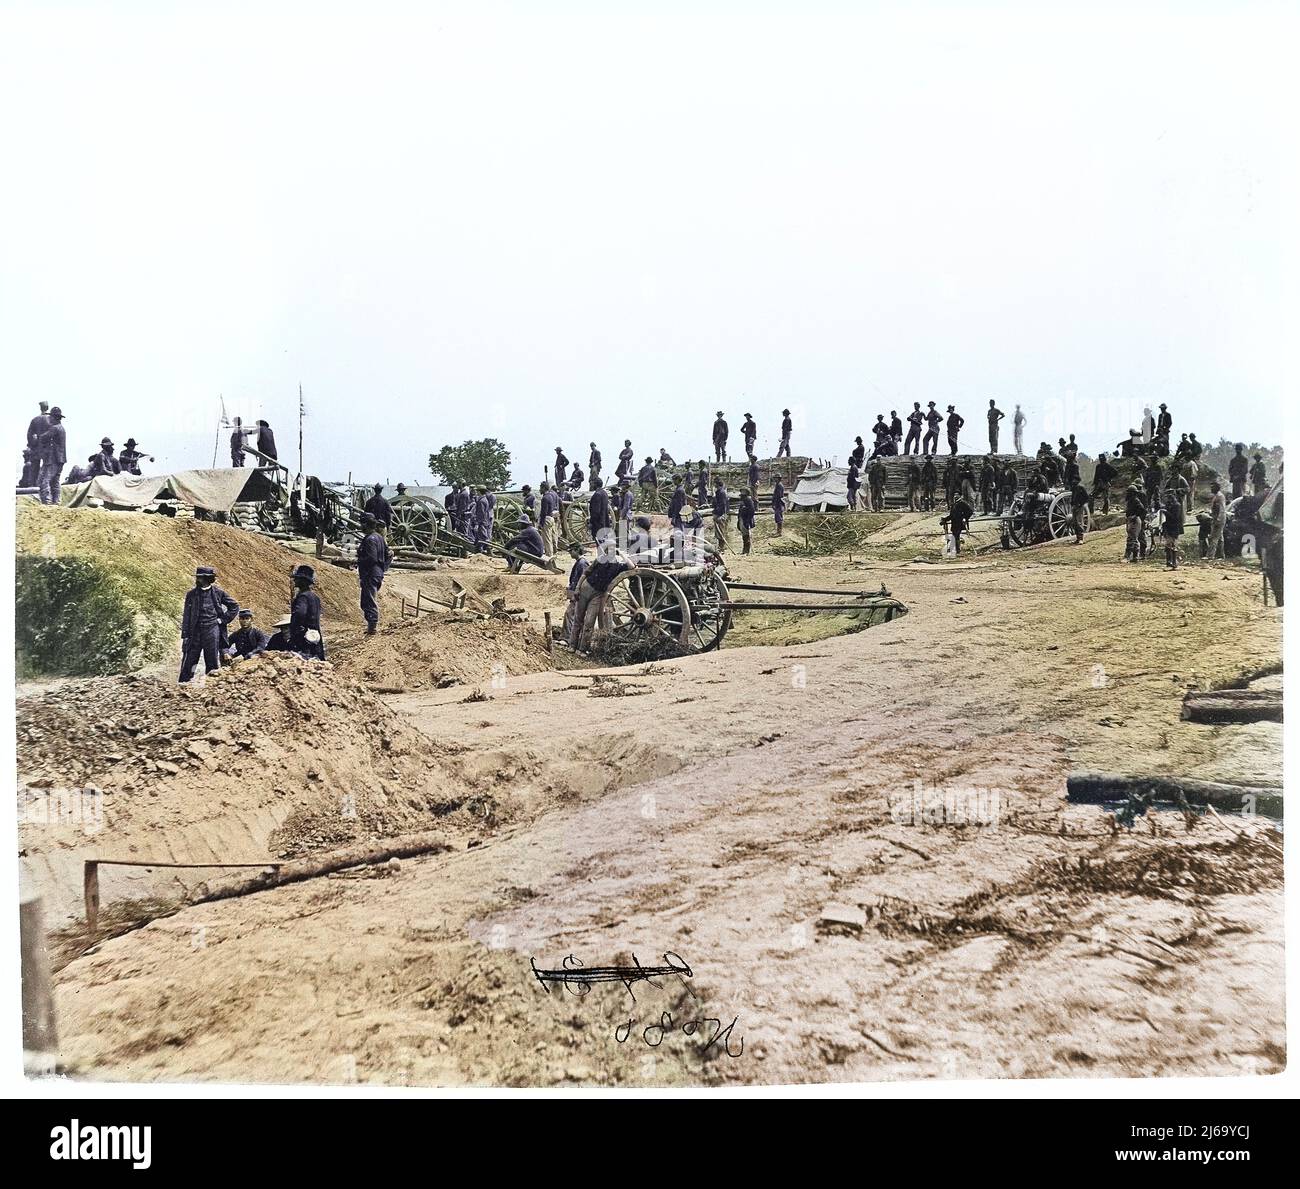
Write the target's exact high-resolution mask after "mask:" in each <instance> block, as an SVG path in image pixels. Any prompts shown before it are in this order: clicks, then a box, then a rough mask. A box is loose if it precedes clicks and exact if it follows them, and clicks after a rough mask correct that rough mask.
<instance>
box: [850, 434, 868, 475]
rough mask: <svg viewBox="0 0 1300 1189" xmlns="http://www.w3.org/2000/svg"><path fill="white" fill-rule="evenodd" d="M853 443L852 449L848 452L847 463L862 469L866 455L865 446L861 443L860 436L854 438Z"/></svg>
mask: <svg viewBox="0 0 1300 1189" xmlns="http://www.w3.org/2000/svg"><path fill="white" fill-rule="evenodd" d="M853 443H854V445H853V449H852V451H850V453H849V465H850V466H855V467H857V468H858V470H862V463H863V461H864V460H865V459H866V457H867V448H866V447H865V446H864V445H863V444H862V439H861V438H854V439H853Z"/></svg>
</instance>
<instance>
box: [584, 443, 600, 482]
mask: <svg viewBox="0 0 1300 1189" xmlns="http://www.w3.org/2000/svg"><path fill="white" fill-rule="evenodd" d="M600 466H601V457H600V451H599V450H598V449H596V443H595V442H592V443H591V453H590V454H588V455H587V474H588V475H590V476H591V489H592V491H595V490H596V488H597V487H599V486H600Z"/></svg>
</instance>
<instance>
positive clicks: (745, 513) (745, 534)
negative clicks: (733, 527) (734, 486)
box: [736, 487, 756, 553]
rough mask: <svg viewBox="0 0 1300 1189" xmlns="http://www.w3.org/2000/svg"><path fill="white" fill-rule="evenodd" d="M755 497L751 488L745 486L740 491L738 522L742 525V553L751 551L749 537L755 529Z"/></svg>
mask: <svg viewBox="0 0 1300 1189" xmlns="http://www.w3.org/2000/svg"><path fill="white" fill-rule="evenodd" d="M755 511H756V509H755V505H754V497H753V496H752V495H751V494H750V492H749V488H748V487H744V488H742V489H741V492H740V510H739V512H738V513H737V516H736V523H737V524H738V525H739V526H740V542H741V550H740V552H741V553H748V552H749V538H750V534H751V533H752V532H753V531H754V524H755V521H756V516H755Z"/></svg>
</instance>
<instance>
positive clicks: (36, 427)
mask: <svg viewBox="0 0 1300 1189" xmlns="http://www.w3.org/2000/svg"><path fill="white" fill-rule="evenodd" d="M49 428H50V406H49V404H48V403H46V402H45V401H41V411H40V412H39V413H37V414H36V416H35V417H33V418H32V419H31V420H30V421H29V422H28V423H27V451H28V452H27V454H26V456H25V458H24V464H23V477H22V480H21V483H20V486H22V487H36V486H37V485H38V484H39V483H40V481H41V434H43V433H44V432H45V431H46V430H47V429H49Z"/></svg>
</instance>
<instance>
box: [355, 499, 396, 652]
mask: <svg viewBox="0 0 1300 1189" xmlns="http://www.w3.org/2000/svg"><path fill="white" fill-rule="evenodd" d="M378 529H379V526H378V522H377V521H376V519H375V516H374V513H372V512H362V513H361V531H362V532H363V533H364V534H365V535H364V536H363V537H362V538H361V541H360V543H359V544H358V545H357V581H358V582H359V583H360V584H361V614H362V615H363V616H365V620H366V635H367V636H373V635H374V634H375V632H377V631H378V630H379V588H380V587H381V586H383V584H384V575H385V574H387V573H388V567H389V566H390V565H392V555H391V554H390V553H389V552H388V543H387V542H386V541H385V540H384V538H383V534H382V533H380V532H379V531H378Z"/></svg>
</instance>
